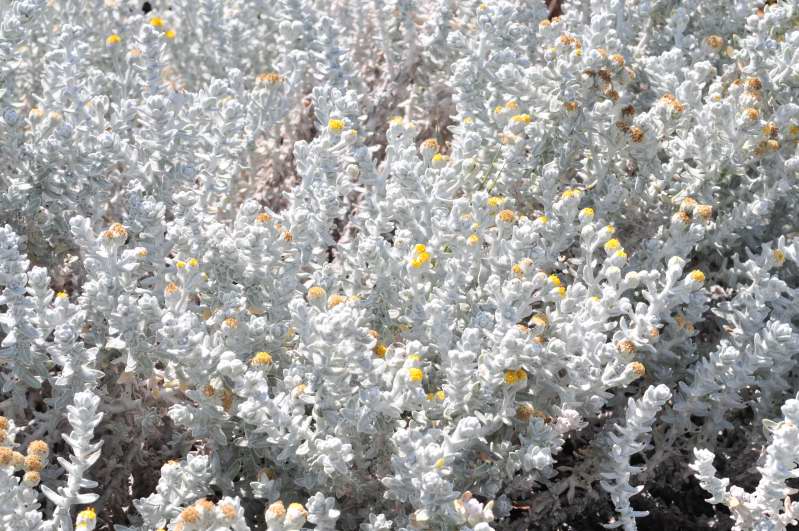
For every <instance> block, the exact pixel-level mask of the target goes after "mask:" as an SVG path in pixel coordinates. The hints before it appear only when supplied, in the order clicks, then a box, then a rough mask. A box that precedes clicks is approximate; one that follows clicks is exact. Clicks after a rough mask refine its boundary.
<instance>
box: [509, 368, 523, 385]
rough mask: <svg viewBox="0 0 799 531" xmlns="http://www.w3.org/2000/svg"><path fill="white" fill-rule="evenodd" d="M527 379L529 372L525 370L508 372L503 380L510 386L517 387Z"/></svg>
mask: <svg viewBox="0 0 799 531" xmlns="http://www.w3.org/2000/svg"><path fill="white" fill-rule="evenodd" d="M526 379H527V372H526V371H525V370H524V369H516V370H507V371H505V375H504V377H503V380H504V381H505V383H506V384H508V385H515V384H517V383H519V382H522V381H524V380H526Z"/></svg>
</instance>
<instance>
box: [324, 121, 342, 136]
mask: <svg viewBox="0 0 799 531" xmlns="http://www.w3.org/2000/svg"><path fill="white" fill-rule="evenodd" d="M327 129H328V130H329V131H330V132H331V133H333V134H340V133H341V132H342V131H343V130H344V120H339V119H338V118H331V119H330V120H329V121H328V122H327Z"/></svg>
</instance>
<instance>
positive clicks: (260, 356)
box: [250, 351, 272, 367]
mask: <svg viewBox="0 0 799 531" xmlns="http://www.w3.org/2000/svg"><path fill="white" fill-rule="evenodd" d="M271 364H272V355H271V354H269V353H268V352H264V351H261V352H256V354H255V356H253V357H252V359H250V365H252V366H253V367H262V366H264V365H271Z"/></svg>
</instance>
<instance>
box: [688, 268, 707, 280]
mask: <svg viewBox="0 0 799 531" xmlns="http://www.w3.org/2000/svg"><path fill="white" fill-rule="evenodd" d="M688 276H689V277H690V279H691V280H693V281H694V282H699V283H702V282H704V281H705V274H704V273H703V272H701V271H700V270H698V269H694V270H693V271H691V272H690V273H689V274H688Z"/></svg>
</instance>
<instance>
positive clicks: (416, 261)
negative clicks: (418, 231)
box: [411, 243, 430, 269]
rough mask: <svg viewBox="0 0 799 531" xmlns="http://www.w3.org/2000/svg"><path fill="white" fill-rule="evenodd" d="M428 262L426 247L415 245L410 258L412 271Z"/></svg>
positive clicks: (428, 254)
mask: <svg viewBox="0 0 799 531" xmlns="http://www.w3.org/2000/svg"><path fill="white" fill-rule="evenodd" d="M429 261H430V253H428V252H427V247H426V246H425V245H424V244H422V243H417V244H416V245H415V246H414V247H413V257H412V258H411V267H412V268H414V269H419V268H421V267H422V266H423V265H424V264H426V263H427V262H429Z"/></svg>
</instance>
